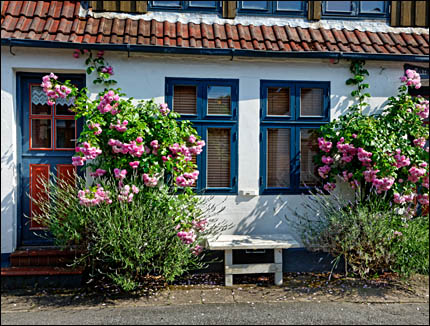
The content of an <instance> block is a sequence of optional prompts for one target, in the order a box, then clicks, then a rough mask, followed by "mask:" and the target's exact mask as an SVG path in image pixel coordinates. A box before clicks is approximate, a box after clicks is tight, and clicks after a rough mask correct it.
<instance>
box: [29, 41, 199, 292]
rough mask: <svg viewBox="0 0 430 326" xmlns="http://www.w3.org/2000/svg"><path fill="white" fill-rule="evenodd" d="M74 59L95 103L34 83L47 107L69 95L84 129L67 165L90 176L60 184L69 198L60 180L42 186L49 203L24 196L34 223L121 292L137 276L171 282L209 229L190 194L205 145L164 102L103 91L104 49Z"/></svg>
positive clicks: (52, 84)
mask: <svg viewBox="0 0 430 326" xmlns="http://www.w3.org/2000/svg"><path fill="white" fill-rule="evenodd" d="M82 55H85V56H87V59H86V64H87V65H88V68H87V73H88V74H93V73H96V78H95V79H94V81H93V82H94V83H95V84H101V85H104V86H105V88H104V89H103V90H102V91H101V92H99V93H98V95H97V97H96V98H95V99H90V98H89V96H88V90H87V89H86V88H84V89H81V90H79V89H77V88H76V87H75V86H74V85H72V84H71V83H70V81H66V82H64V83H61V82H59V81H58V78H57V76H56V75H55V74H53V73H51V74H49V75H46V76H44V77H43V79H42V87H43V90H44V91H45V93H46V95H47V97H48V103H49V104H50V105H54V104H55V102H56V100H57V99H58V98H69V99H70V98H73V99H74V107H73V108H71V109H70V110H71V111H72V112H75V118H76V119H83V120H84V127H83V131H82V132H81V134H80V135H79V137H78V142H77V145H76V148H75V151H76V154H75V156H73V157H72V164H73V165H74V166H76V167H79V169H84V168H85V169H86V171H87V172H89V175H90V176H91V177H92V180H91V182H90V185H86V184H85V182H83V181H82V180H81V181H80V182H77V187H78V188H75V187H67V189H68V192H65V191H64V189H65V188H64V184H63V186H62V188H61V187H59V186H58V185H55V184H53V183H52V182H51V183H50V184H49V185H48V184H45V187H46V190H49V193H50V194H51V195H50V197H51V198H50V200H49V201H43V200H42V201H40V200H37V199H35V198H32V200H33V201H35V202H36V204H37V205H38V206H39V207H41V213H40V214H36V216H34V217H33V218H34V219H36V220H39V221H40V222H41V223H44V224H45V225H47V226H48V227H49V228H50V230H51V232H52V234H53V235H54V236H55V238H56V241H57V243H59V244H61V245H70V244H74V243H75V244H76V243H77V244H79V245H81V246H82V247H84V248H86V250H85V251H86V252H85V254H84V256H83V257H85V258H86V260H85V259H81V260H80V262H86V264H87V265H88V266H89V267H91V268H92V270H98V271H100V273H102V274H107V275H109V276H110V278H111V279H112V280H114V281H115V282H116V283H117V284H119V285H121V286H122V287H123V288H124V289H128V290H129V289H132V288H134V287H135V285H136V284H137V283H136V279H137V277H139V276H141V275H142V273H151V272H155V273H158V274H161V275H163V276H164V277H165V278H166V280H172V279H173V277H175V276H177V275H180V274H181V273H183V272H184V271H186V270H187V266H195V265H196V263H197V262H198V261H199V259H198V258H196V256H197V255H199V254H200V253H201V251H202V249H203V248H202V246H201V242H202V236H203V234H205V233H207V232H208V230H207V228H206V226H207V225H206V224H207V219H206V217H205V211H203V210H202V209H201V208H200V206H201V200H199V199H196V198H195V197H194V193H193V190H192V186H193V185H194V184H195V182H196V181H197V179H198V176H199V171H198V170H197V166H196V164H195V163H194V162H193V156H195V155H199V154H200V153H201V152H202V150H203V147H204V146H205V142H204V141H203V140H201V138H200V137H199V136H198V134H197V132H196V131H195V129H194V128H192V126H191V123H190V122H189V121H177V118H178V117H179V114H178V113H175V112H171V110H170V109H169V108H168V107H167V105H166V104H156V103H155V102H154V101H153V100H150V101H134V99H133V98H126V97H125V96H126V94H125V93H123V92H121V89H120V88H112V87H111V86H112V85H115V84H116V81H115V80H113V79H112V78H111V77H112V75H114V71H113V68H112V67H111V66H110V65H109V64H108V63H107V62H106V60H105V59H104V52H103V51H99V52H98V53H97V55H96V56H93V53H92V52H91V51H86V50H76V51H75V52H74V53H73V56H74V57H75V58H76V59H78V58H80V57H81V56H82ZM75 178H76V180H78V181H79V177H78V176H75ZM57 181H58V180H57ZM60 183H61V182H60ZM87 183H88V182H87ZM70 196H72V197H70ZM65 202H67V203H68V205H67V207H66V206H63V204H64V203H65ZM142 206H145V207H142ZM148 207H152V208H153V209H152V210H151V209H147V208H148ZM127 214H128V216H127ZM100 216H103V219H102V220H100V219H99V218H100ZM76 220H77V221H79V223H78V222H76ZM155 220H157V221H155ZM139 221H141V222H140V223H139ZM103 223H104V224H103ZM160 223H161V224H163V226H160ZM113 225H117V226H118V225H122V226H121V228H122V229H124V230H126V232H123V231H121V230H120V229H119V226H118V229H116V231H115V232H112V231H111V229H110V227H112V226H113ZM127 230H128V231H127ZM172 234H173V235H174V236H175V238H176V239H172ZM135 237H139V238H144V239H146V242H145V243H147V245H145V246H142V245H141V241H139V244H136V243H135V242H136V241H135V239H134V238H135ZM105 239H108V240H105ZM157 239H158V242H159V243H158V244H156V242H157ZM106 241H108V242H109V241H110V243H116V244H117V245H119V248H116V249H113V248H111V246H108V245H107V242H106ZM178 243H180V244H181V246H178ZM160 244H164V247H163V245H161V247H160ZM134 245H138V247H137V248H136V247H135V246H134ZM108 247H109V248H110V249H109V250H107V248H108ZM184 250H186V251H187V252H188V256H187V254H185V253H184ZM142 251H145V253H143V252H142ZM170 251H172V252H170ZM113 252H116V255H115V257H114V256H113V254H112V253H113ZM175 255H176V256H175ZM143 256H145V257H146V258H145V259H144V260H143V261H140V260H141V259H142V257H143ZM151 257H152V258H151ZM174 257H176V260H175V259H174ZM163 261H165V263H163ZM166 262H169V264H171V265H172V266H167V265H165V264H166ZM151 266H152V267H151ZM154 266H158V267H156V268H155V267H154ZM134 268H137V270H138V271H137V272H136V273H135V271H133V269H134ZM112 271H115V272H114V273H112Z"/></svg>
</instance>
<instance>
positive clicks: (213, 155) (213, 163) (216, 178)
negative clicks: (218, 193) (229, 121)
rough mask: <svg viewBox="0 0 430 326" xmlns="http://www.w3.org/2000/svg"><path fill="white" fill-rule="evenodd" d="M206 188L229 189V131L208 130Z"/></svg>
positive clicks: (223, 129)
mask: <svg viewBox="0 0 430 326" xmlns="http://www.w3.org/2000/svg"><path fill="white" fill-rule="evenodd" d="M207 137H208V138H207V140H208V144H207V149H206V150H207V186H208V187H210V188H213V187H230V129H226V128H208V131H207Z"/></svg>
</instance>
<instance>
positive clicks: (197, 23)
mask: <svg viewBox="0 0 430 326" xmlns="http://www.w3.org/2000/svg"><path fill="white" fill-rule="evenodd" d="M228 2H230V3H231V2H233V1H228ZM282 2H284V1H255V3H259V4H254V6H256V8H254V7H252V6H253V5H252V4H250V1H238V2H237V4H236V5H235V9H236V16H235V17H234V18H231V17H230V18H224V17H222V16H221V12H222V13H223V15H224V16H225V15H227V14H229V13H228V12H227V13H226V12H225V11H226V9H223V6H224V7H225V6H226V4H225V3H227V1H202V3H205V5H207V6H208V7H207V8H209V6H212V5H213V6H215V7H213V8H214V12H210V11H205V10H206V9H205V8H204V4H201V5H200V6H202V7H198V8H200V9H202V10H203V9H205V10H203V12H200V11H199V10H197V9H196V11H194V8H193V5H195V4H193V3H196V1H164V4H163V1H149V2H146V1H137V2H136V3H137V4H134V5H132V6H131V7H130V8H134V10H137V9H136V8H137V6H138V5H139V3H147V4H146V5H145V6H146V11H147V12H146V13H144V12H140V13H139V12H134V13H129V12H126V11H127V9H124V8H123V10H119V11H121V12H116V11H111V10H110V11H109V12H104V11H103V8H98V9H97V10H95V9H96V6H97V5H96V4H93V3H95V2H94V1H87V2H82V3H80V2H74V3H73V8H72V7H71V6H72V4H70V3H68V2H67V4H65V3H60V4H59V2H57V1H51V2H49V3H48V2H43V1H33V2H32V1H23V4H22V5H21V6H18V5H16V4H14V3H12V2H9V1H4V3H3V8H2V48H1V202H2V209H1V232H2V236H1V252H2V264H3V263H5V264H7V260H8V257H9V255H10V254H11V253H13V252H15V251H16V250H17V248H18V249H19V248H21V247H29V246H32V245H40V243H38V242H37V241H36V240H34V238H33V237H32V236H31V235H29V234H30V233H31V225H30V226H28V223H27V224H26V223H25V219H24V217H23V214H24V213H25V210H26V209H28V205H29V204H26V203H25V201H29V199H28V198H27V197H26V195H25V192H26V191H29V190H31V187H30V188H29V184H28V183H29V182H30V184H31V178H32V177H34V176H35V175H37V171H42V172H41V173H43V171H44V170H43V169H42V170H38V168H39V165H40V167H42V166H43V165H48V164H51V165H50V166H51V170H50V171H54V168H53V167H54V166H57V168H58V169H59V167H64V168H67V166H68V165H70V164H71V160H70V156H71V155H72V154H73V152H67V151H62V150H64V149H69V148H72V147H71V146H69V143H68V142H70V141H73V140H70V139H62V138H61V137H63V136H64V137H68V135H69V134H68V133H67V131H65V130H64V128H72V129H74V130H78V129H79V128H78V126H75V124H74V122H73V123H72V122H71V120H70V119H69V118H70V117H65V116H62V115H61V114H60V113H58V112H57V109H56V110H55V112H51V111H49V112H42V113H41V117H37V113H35V112H33V111H32V110H33V105H34V107H36V105H38V104H40V103H38V102H37V101H38V100H37V95H38V94H37V85H36V84H35V83H36V82H35V81H36V80H38V79H40V77H41V76H43V75H45V74H47V73H50V72H54V73H56V74H59V75H64V76H65V77H70V78H75V79H76V80H78V81H79V82H80V83H82V84H85V85H86V86H87V87H88V88H89V91H90V92H91V94H92V96H94V97H95V96H96V94H97V93H98V92H99V91H100V88H99V86H97V85H94V84H93V83H92V77H91V76H90V77H89V76H88V75H86V74H85V69H86V66H85V64H84V60H83V59H82V58H80V59H74V58H73V57H72V53H73V49H74V48H85V49H89V50H100V49H104V50H105V52H106V54H105V58H106V60H107V61H108V62H109V64H110V65H111V66H112V67H114V71H115V75H114V77H115V80H117V81H118V85H119V87H121V88H122V90H123V91H124V92H125V93H126V94H127V95H128V96H130V97H133V98H135V99H143V100H149V99H152V98H153V99H154V100H155V101H156V102H158V103H165V102H167V103H168V104H169V106H170V107H171V108H173V110H175V99H176V97H175V96H179V94H182V95H181V96H183V97H184V98H185V97H186V96H189V97H187V98H186V100H188V101H191V103H194V104H193V105H194V106H193V105H191V106H190V107H189V108H184V107H182V106H180V105H179V104H177V111H178V112H181V113H184V114H185V115H184V116H185V117H187V118H189V120H191V121H194V122H195V125H196V127H197V128H198V131H199V133H200V134H201V135H203V137H204V138H205V140H206V142H208V143H209V144H210V142H211V137H213V138H212V139H213V142H217V143H222V144H223V145H224V146H223V148H224V149H223V150H222V151H221V152H220V153H218V154H216V153H210V148H211V147H209V149H207V148H206V150H205V152H204V153H203V155H205V159H204V160H202V161H201V162H198V163H200V165H199V169H200V170H201V171H203V172H202V175H203V176H204V178H203V179H202V180H201V181H199V187H198V188H199V189H198V190H199V191H203V192H204V195H205V196H210V197H211V200H212V201H214V202H217V203H219V205H220V206H224V207H225V209H224V210H223V211H222V213H221V214H220V215H219V216H218V217H217V218H218V219H219V220H223V221H226V222H227V223H228V224H229V225H230V228H228V229H227V230H225V231H224V232H225V233H227V234H272V233H290V234H293V236H294V237H296V238H297V239H298V240H299V235H298V234H297V233H296V231H295V230H294V228H293V227H292V226H291V225H290V224H289V223H288V222H287V220H286V219H285V216H290V217H292V211H293V210H295V209H296V208H297V209H301V207H302V205H301V203H302V201H303V196H305V195H306V190H307V189H306V186H305V184H312V182H313V180H314V179H313V176H312V173H313V163H312V161H311V158H312V155H311V154H312V151H311V149H310V146H309V144H308V136H307V135H308V132H309V131H310V130H311V129H315V128H318V127H319V126H320V125H322V124H324V123H327V122H328V121H332V120H333V119H335V118H337V117H339V116H340V115H341V114H344V113H345V112H347V110H348V107H349V106H350V105H351V104H352V103H353V102H352V100H351V97H350V93H351V91H352V88H351V87H350V86H347V85H346V84H345V81H346V80H347V79H348V78H350V76H351V73H350V71H349V65H350V60H352V59H360V60H366V66H365V67H366V69H367V70H368V71H369V74H370V76H369V78H368V80H367V81H368V83H369V85H370V89H369V93H371V95H372V98H371V99H370V101H369V104H370V105H369V107H370V109H369V112H370V110H371V111H377V110H378V109H380V108H382V107H383V106H384V105H385V103H386V101H387V99H388V97H390V96H392V95H393V94H395V93H396V91H397V88H398V86H399V85H400V76H402V75H403V73H404V70H405V65H410V66H413V67H417V69H420V67H421V68H422V69H423V71H425V69H426V68H427V76H424V75H423V80H424V83H423V85H424V87H423V89H424V90H426V91H427V92H428V58H429V57H428V42H429V34H428V28H427V27H425V26H423V27H420V26H419V25H416V26H412V25H411V26H404V27H398V26H395V27H393V26H390V24H389V23H388V19H389V17H390V14H391V11H390V10H392V7H391V6H392V4H391V5H390V4H387V2H386V1H372V2H373V3H380V4H375V6H376V7H375V8H376V9H375V8H373V9H374V10H377V9H378V10H379V9H381V10H382V12H383V13H384V14H385V15H381V16H378V15H376V16H372V15H370V16H366V15H361V12H365V10H364V9H363V8H362V7H360V6H361V4H360V2H359V1H345V2H346V3H352V4H353V5H351V7H350V8H352V9H351V11H350V15H353V16H354V13H355V16H354V17H355V18H356V20H353V19H351V17H349V18H348V19H345V20H342V19H340V18H339V17H338V16H336V15H335V13H336V10H335V9H336V8H332V7H330V6H329V5H330V4H328V3H330V1H327V4H326V2H324V1H323V2H322V4H321V1H315V2H319V3H320V6H322V7H321V8H322V14H320V15H321V16H320V18H319V19H320V20H319V21H314V20H313V19H309V10H310V8H309V7H310V6H311V4H309V3H308V1H288V2H290V5H291V7H288V6H286V5H285V4H282ZM131 3H133V2H131ZM178 3H179V4H178ZM235 3H236V2H235ZM293 3H294V4H293ZM168 5H172V7H169V6H168ZM230 5H231V4H230ZM259 5H261V7H258V6H259ZM284 5H285V8H284V7H283V6H284ZM294 5H297V6H296V7H294ZM357 5H358V6H359V8H361V9H357V7H356V6H357ZM68 6H70V7H68ZM157 6H159V7H157ZM175 6H176V7H175ZM181 6H182V7H181ZM196 6H197V5H196ZM275 6H278V7H275ZM312 6H313V4H312ZM378 6H380V7H378ZM18 7H19V8H18ZM39 7H40V8H39ZM45 7H46V8H45ZM118 8H119V9H121V8H120V7H118ZM157 8H159V9H160V11H157V10H156V9H157ZM175 8H176V10H175ZM196 8H197V7H196ZM210 8H212V7H210ZM276 8H277V9H276ZM280 8H284V9H282V10H281V9H280ZM300 8H301V9H300ZM299 9H300V10H302V11H303V17H302V16H301V14H300V13H299V12H300V10H299ZM129 10H131V9H129ZM181 10H182V12H181ZM217 10H219V11H217ZM223 10H224V11H223ZM289 10H290V11H289ZM330 10H331V11H330ZM339 10H340V9H339ZM368 10H371V9H368ZM278 11H279V13H278ZM288 12H290V13H292V14H291V15H288V14H287V13H288ZM376 12H377V11H376ZM230 14H231V13H230ZM331 14H332V15H333V16H330V15H331ZM335 18H336V19H335ZM27 20H28V21H27ZM35 21H38V22H37V23H35ZM67 21H68V22H70V24H69V25H70V26H69V25H67ZM108 21H112V22H110V23H109V24H111V26H110V27H109V29H107V28H105V29H104V27H106V25H107V24H108ZM38 24H39V25H38ZM80 24H83V25H82V26H81V25H80ZM89 24H91V26H88V25H89ZM102 24H105V26H104V27H103V26H102ZM145 24H149V25H148V27H145V26H146V25H145ZM42 25H43V26H42ZM117 25H118V26H117ZM141 25H142V27H141ZM144 25H145V26H144ZM227 25H228V26H227ZM127 26H128V27H129V28H128V27H127ZM159 26H161V29H162V30H161V31H159V30H158V28H160V27H159ZM185 26H187V27H185ZM127 28H128V29H127ZM141 28H142V31H141ZM145 28H146V29H145ZM163 28H164V29H163ZM175 28H176V29H175ZM143 29H145V30H144V31H143ZM173 29H175V30H174V31H172V30H173ZM197 29H198V31H197ZM230 29H231V30H232V31H230ZM234 29H236V30H234ZM257 29H258V31H257ZM206 30H207V31H206ZM180 31H181V32H180ZM220 32H222V33H224V34H222V33H221V34H222V35H219V34H220ZM230 34H231V35H230ZM317 34H318V35H317ZM326 34H327V35H326ZM339 34H341V36H339ZM114 36H115V37H114ZM360 36H361V38H360ZM139 38H141V40H139ZM146 38H147V39H148V42H146V41H145V39H146ZM295 38H297V39H295ZM331 38H333V39H332V40H331ZM180 41H181V42H182V44H180ZM425 78H427V79H425ZM190 94H191V95H190ZM193 94H194V95H193ZM195 94H197V95H195ZM193 96H195V97H193ZM220 97H228V98H229V100H230V104H229V106H228V112H224V113H221V114H219V116H217V117H216V118H214V117H213V116H212V117H208V116H209V115H210V114H208V112H207V111H206V110H207V108H208V101H209V99H219V98H220ZM176 103H180V102H179V99H177V102H176ZM41 104H43V103H42V102H41ZM29 108H30V109H29ZM188 109H189V110H190V111H187V110H188ZM29 110H30V111H29ZM180 110H185V111H180ZM49 114H54V115H53V116H52V117H51V118H49V117H48V115H49ZM187 114H190V116H187ZM216 115H217V114H216V113H215V114H214V116H216ZM43 119H44V120H43ZM42 120H43V121H42ZM45 120H46V121H45ZM44 130H45V131H44ZM46 130H49V131H46ZM36 132H41V133H43V132H48V133H54V135H55V137H54V136H52V137H51V138H52V139H51V140H46V137H45V138H44V137H43V135H42V136H41V135H36V134H35V133H36ZM75 132H76V131H75ZM60 141H61V142H65V143H64V144H63V145H61V146H60ZM38 144H40V146H39V145H38ZM45 144H48V145H47V146H48V147H45ZM38 146H39V147H38ZM37 148H40V149H41V150H40V153H39V152H38V151H37ZM46 148H49V149H50V150H52V155H51V154H49V155H48V157H43V159H42V156H43V155H42V154H43V153H45V152H46V151H48V150H47V149H46ZM64 153H66V154H64ZM69 154H70V155H69ZM50 155H51V156H50ZM217 155H218V156H217ZM49 160H51V161H49ZM67 160H70V162H69V163H67ZM211 160H214V162H215V161H216V163H217V164H215V163H214V164H215V165H216V166H217V167H216V168H215V167H213V166H214V164H212V162H211ZM26 164H27V165H28V166H24V165H26ZM220 165H221V167H219V166H220ZM211 169H214V170H212V171H211ZM32 173H33V174H32ZM58 173H59V171H58ZM341 191H343V190H341ZM30 224H31V223H30ZM26 228H27V229H26ZM28 228H30V229H28ZM36 228H37V226H36Z"/></svg>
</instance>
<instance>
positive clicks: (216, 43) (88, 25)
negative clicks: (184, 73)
mask: <svg viewBox="0 0 430 326" xmlns="http://www.w3.org/2000/svg"><path fill="white" fill-rule="evenodd" d="M79 7H80V2H78V1H4V2H3V6H2V15H1V38H2V39H8V38H12V39H26V40H48V41H59V42H71V43H87V44H92V43H94V44H121V45H123V44H136V45H153V46H160V47H183V48H207V49H232V48H234V49H240V50H256V51H276V52H293V51H294V52H295V51H303V52H312V51H318V52H343V53H366V54H367V53H368V54H378V53H380V54H403V55H428V54H429V34H415V33H410V34H408V33H392V32H368V31H366V32H362V31H358V30H354V31H348V30H346V29H343V30H340V29H324V28H318V29H313V28H301V27H289V26H254V25H248V26H245V25H241V24H237V25H231V24H227V23H226V24H223V25H221V24H204V23H200V24H195V23H187V24H184V23H181V22H176V23H170V22H167V21H164V22H163V21H156V20H143V19H130V18H127V19H119V18H105V17H101V18H94V17H80V16H79Z"/></svg>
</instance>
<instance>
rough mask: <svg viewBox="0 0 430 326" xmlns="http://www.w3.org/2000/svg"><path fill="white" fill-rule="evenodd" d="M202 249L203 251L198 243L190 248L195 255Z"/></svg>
mask: <svg viewBox="0 0 430 326" xmlns="http://www.w3.org/2000/svg"><path fill="white" fill-rule="evenodd" d="M202 251H203V247H202V246H200V245H195V246H194V248H193V249H192V253H193V255H196V256H198V255H200V254H201V252H202Z"/></svg>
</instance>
